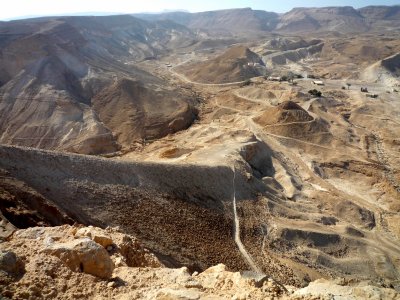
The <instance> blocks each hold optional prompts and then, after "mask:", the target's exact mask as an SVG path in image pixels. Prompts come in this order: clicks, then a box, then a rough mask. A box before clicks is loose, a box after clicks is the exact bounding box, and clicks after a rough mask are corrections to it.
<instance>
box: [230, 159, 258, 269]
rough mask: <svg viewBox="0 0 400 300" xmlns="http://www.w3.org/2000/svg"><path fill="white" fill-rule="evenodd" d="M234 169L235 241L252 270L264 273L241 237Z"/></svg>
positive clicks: (234, 172) (233, 169)
mask: <svg viewBox="0 0 400 300" xmlns="http://www.w3.org/2000/svg"><path fill="white" fill-rule="evenodd" d="M232 171H233V181H232V183H233V215H234V226H233V234H234V239H235V243H236V245H237V246H238V248H239V251H240V253H241V254H242V256H243V257H244V259H245V260H246V261H247V263H248V265H249V266H250V267H251V269H252V271H253V272H256V273H259V274H262V271H261V269H260V268H259V267H257V265H256V263H255V262H254V260H253V258H252V257H251V256H250V254H249V253H248V252H247V250H246V248H245V247H244V245H243V243H242V240H241V239H240V223H239V218H238V215H237V208H236V189H235V178H236V171H235V167H233V168H232Z"/></svg>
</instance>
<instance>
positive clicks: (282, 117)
mask: <svg viewBox="0 0 400 300" xmlns="http://www.w3.org/2000/svg"><path fill="white" fill-rule="evenodd" d="M312 120H313V117H311V116H310V115H309V114H308V113H307V112H306V111H305V110H304V109H303V108H301V107H300V106H299V105H298V104H296V103H294V102H293V101H285V102H283V103H281V104H280V105H278V106H276V107H273V108H271V109H268V110H267V111H265V112H264V113H263V114H261V115H260V116H258V117H256V118H255V119H254V121H255V122H257V123H258V124H260V125H262V126H266V125H274V124H285V123H293V122H307V121H312Z"/></svg>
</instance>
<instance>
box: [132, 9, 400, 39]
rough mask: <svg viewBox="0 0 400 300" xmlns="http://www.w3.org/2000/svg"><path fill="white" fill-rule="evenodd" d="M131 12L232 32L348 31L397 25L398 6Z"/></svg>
mask: <svg viewBox="0 0 400 300" xmlns="http://www.w3.org/2000/svg"><path fill="white" fill-rule="evenodd" d="M134 16H135V17H138V18H141V19H144V20H147V21H158V20H171V21H174V22H176V23H179V24H182V25H184V26H187V27H188V28H190V29H202V30H206V31H226V32H233V33H234V32H265V31H276V32H289V31H290V32H311V31H337V32H343V33H349V32H366V31H369V30H373V29H374V26H375V24H376V21H385V22H386V25H389V27H390V26H391V25H392V26H393V27H397V26H398V22H399V21H400V6H367V7H364V8H360V9H355V8H353V7H351V6H343V7H318V8H308V7H307V8H301V7H300V8H293V9H292V10H291V11H289V12H287V13H284V14H277V13H274V12H267V11H262V10H252V9H251V8H238V9H227V10H218V11H208V12H199V13H189V12H168V13H160V14H134ZM371 20H373V21H371ZM388 22H389V24H388ZM390 22H392V23H390ZM378 25H379V24H378Z"/></svg>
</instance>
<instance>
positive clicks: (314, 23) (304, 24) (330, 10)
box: [276, 6, 369, 33]
mask: <svg viewBox="0 0 400 300" xmlns="http://www.w3.org/2000/svg"><path fill="white" fill-rule="evenodd" d="M276 29H277V30H279V31H284V32H285V31H291V32H293V31H294V32H308V31H338V32H344V33H346V32H365V31H367V30H368V29H369V28H368V26H367V24H366V22H365V18H364V17H363V16H362V15H361V13H360V12H359V11H357V10H356V9H354V8H353V7H350V6H344V7H322V8H294V9H292V10H291V11H290V12H288V13H286V14H284V15H283V16H282V17H281V18H280V21H279V23H278V25H277V27H276Z"/></svg>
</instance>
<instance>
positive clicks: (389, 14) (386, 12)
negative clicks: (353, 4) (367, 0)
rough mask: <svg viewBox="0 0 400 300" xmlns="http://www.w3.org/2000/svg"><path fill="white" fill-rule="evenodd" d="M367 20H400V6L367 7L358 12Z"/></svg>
mask: <svg viewBox="0 0 400 300" xmlns="http://www.w3.org/2000/svg"><path fill="white" fill-rule="evenodd" d="M358 11H359V12H360V13H361V14H362V15H363V16H364V17H365V18H368V19H376V20H399V19H400V5H396V6H383V5H382V6H366V7H363V8H360V9H359V10H358Z"/></svg>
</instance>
